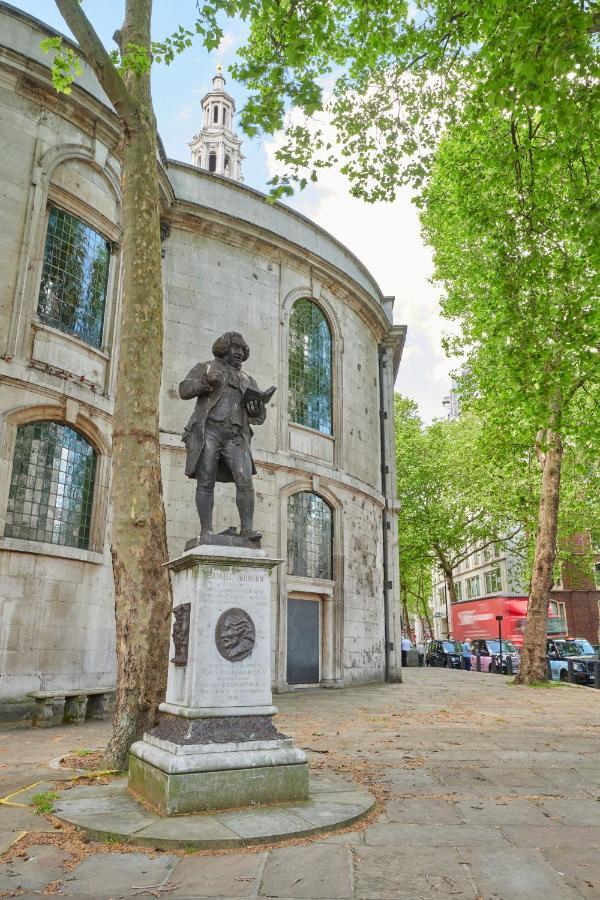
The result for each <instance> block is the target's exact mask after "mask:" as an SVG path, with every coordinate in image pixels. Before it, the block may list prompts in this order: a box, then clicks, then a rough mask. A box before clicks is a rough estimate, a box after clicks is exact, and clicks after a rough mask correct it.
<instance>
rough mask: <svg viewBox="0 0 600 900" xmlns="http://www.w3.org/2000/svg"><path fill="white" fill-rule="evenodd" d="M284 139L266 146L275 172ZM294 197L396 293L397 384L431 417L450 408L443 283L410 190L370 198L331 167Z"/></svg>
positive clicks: (450, 365)
mask: <svg viewBox="0 0 600 900" xmlns="http://www.w3.org/2000/svg"><path fill="white" fill-rule="evenodd" d="M280 142H281V137H279V136H275V137H274V138H273V140H271V141H270V142H267V143H265V145H264V149H265V152H266V154H267V165H268V168H269V172H270V174H271V175H273V174H275V172H276V171H278V164H277V160H276V159H275V152H276V149H277V147H278V146H279V144H280ZM291 203H292V205H294V206H295V207H297V208H299V209H301V211H302V212H303V213H305V214H306V215H307V216H309V217H310V218H311V219H312V220H313V221H314V222H317V223H318V224H319V225H321V227H323V228H325V229H326V230H327V231H329V232H330V233H331V234H332V235H333V236H334V237H335V238H337V239H338V240H340V241H341V242H342V243H343V244H345V245H346V247H348V249H349V250H351V251H352V252H353V253H354V254H355V255H356V256H357V257H358V258H359V259H360V260H361V262H363V263H364V264H365V265H366V266H367V268H368V269H369V271H370V272H371V274H372V275H373V276H374V277H375V279H376V281H377V283H378V284H379V286H380V288H381V290H382V291H383V293H384V294H386V295H389V294H392V295H394V296H395V297H396V303H395V306H394V320H395V322H397V323H398V324H405V325H407V326H408V334H407V341H406V347H405V352H404V357H403V361H402V364H401V366H400V372H399V376H398V381H397V384H396V388H397V390H399V391H401V392H402V393H403V394H406V395H408V396H410V397H412V398H413V399H415V400H416V401H417V402H418V403H419V406H420V409H421V414H422V415H423V417H424V418H425V419H427V420H430V419H432V418H434V417H436V416H437V417H439V416H442V415H444V410H443V407H442V403H441V401H442V397H443V396H444V395H445V394H446V393H447V392H448V389H449V387H450V378H449V373H450V370H451V369H453V368H455V366H456V362H455V361H454V360H449V359H447V358H446V356H445V353H444V351H443V350H442V346H441V341H442V335H443V333H444V332H445V331H448V330H449V329H448V323H446V322H444V321H443V320H442V319H441V317H440V309H439V295H440V294H439V290H438V289H437V288H436V287H434V286H433V285H432V284H431V283H430V282H429V278H430V277H431V274H432V270H433V264H432V258H431V250H430V249H429V248H428V247H427V246H426V245H425V244H424V243H423V240H422V238H421V234H420V225H419V218H418V213H417V210H416V208H415V206H414V205H413V204H412V203H411V196H410V192H409V190H408V189H403V190H401V191H400V192H399V194H398V197H397V199H396V200H395V202H393V203H373V204H370V203H365V202H363V201H361V200H357V199H356V198H354V197H352V196H351V195H350V191H349V183H348V180H347V179H346V178H345V176H343V175H342V174H341V173H340V172H339V171H334V170H329V171H327V170H326V171H324V172H322V173H320V175H319V182H318V183H317V184H316V185H310V186H309V187H307V188H306V190H305V191H304V192H303V193H302V194H300V195H298V197H295V198H293V200H292V201H291Z"/></svg>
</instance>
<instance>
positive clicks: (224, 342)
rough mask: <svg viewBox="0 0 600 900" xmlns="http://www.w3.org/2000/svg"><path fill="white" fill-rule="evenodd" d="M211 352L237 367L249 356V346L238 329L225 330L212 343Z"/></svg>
mask: <svg viewBox="0 0 600 900" xmlns="http://www.w3.org/2000/svg"><path fill="white" fill-rule="evenodd" d="M212 352H213V353H214V355H215V356H219V357H220V358H221V359H224V360H225V362H228V363H229V364H230V365H231V366H233V367H234V368H236V369H239V368H240V366H241V365H242V363H243V362H246V360H247V359H248V357H249V356H250V348H249V346H248V344H247V343H246V341H245V340H244V338H243V337H242V335H241V334H240V333H239V332H238V331H226V332H225V334H222V335H221V337H220V338H217V340H216V341H215V342H214V344H213V348H212Z"/></svg>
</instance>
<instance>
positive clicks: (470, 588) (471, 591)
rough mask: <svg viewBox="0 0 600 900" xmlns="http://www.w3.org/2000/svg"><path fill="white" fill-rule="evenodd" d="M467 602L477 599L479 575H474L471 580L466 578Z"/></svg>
mask: <svg viewBox="0 0 600 900" xmlns="http://www.w3.org/2000/svg"><path fill="white" fill-rule="evenodd" d="M466 585H467V600H473V599H474V598H475V597H479V575H474V576H473V578H467V581H466Z"/></svg>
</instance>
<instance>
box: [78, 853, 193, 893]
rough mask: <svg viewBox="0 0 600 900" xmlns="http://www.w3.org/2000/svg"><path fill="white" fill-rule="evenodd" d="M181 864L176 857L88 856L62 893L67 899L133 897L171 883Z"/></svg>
mask: <svg viewBox="0 0 600 900" xmlns="http://www.w3.org/2000/svg"><path fill="white" fill-rule="evenodd" d="M176 863H177V857H176V856H166V855H163V856H158V857H155V858H154V859H152V858H151V857H150V856H146V855H145V854H143V853H113V854H111V855H110V857H106V856H105V855H104V854H98V855H95V856H88V857H87V859H84V860H83V862H80V863H79V865H78V866H76V867H75V868H74V869H73V870H72V871H71V872H69V873H68V874H67V875H66V876H65V877H64V878H63V881H62V886H61V892H62V894H64V895H66V896H78V895H82V896H84V897H97V896H98V894H99V893H100V894H101V896H106V897H115V895H116V896H119V895H123V894H124V895H125V896H127V897H129V896H131V892H132V888H134V887H140V888H142V887H145V886H146V885H156V884H161V883H163V882H165V881H169V878H170V875H171V872H172V871H173V868H174V867H175V864H176Z"/></svg>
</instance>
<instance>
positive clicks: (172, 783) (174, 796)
mask: <svg viewBox="0 0 600 900" xmlns="http://www.w3.org/2000/svg"><path fill="white" fill-rule="evenodd" d="M129 784H130V787H131V789H132V791H133V792H134V793H135V794H137V795H138V796H140V797H143V798H144V800H146V801H147V802H148V803H150V805H151V806H152V807H153V808H155V809H156V810H158V811H159V812H161V813H162V814H163V815H181V814H185V813H190V812H198V811H199V810H210V809H227V808H229V807H238V806H251V805H253V804H257V803H284V802H286V801H291V802H293V801H295V800H303V799H305V798H306V797H307V796H308V766H307V765H306V764H304V765H302V764H301V765H292V766H287V765H272V766H263V767H256V768H251V769H250V768H246V769H227V770H222V771H214V772H187V773H186V774H184V775H169V774H167V773H165V772H161V771H159V770H158V769H156V768H154V766H150V765H148V764H147V763H145V762H143V761H142V760H140V759H136V758H135V757H133V756H132V757H131V762H130V766H129Z"/></svg>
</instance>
